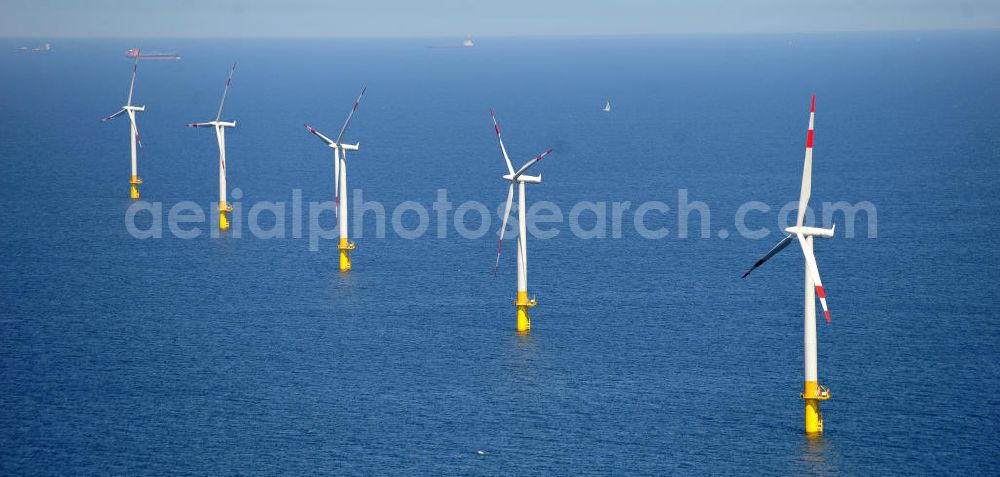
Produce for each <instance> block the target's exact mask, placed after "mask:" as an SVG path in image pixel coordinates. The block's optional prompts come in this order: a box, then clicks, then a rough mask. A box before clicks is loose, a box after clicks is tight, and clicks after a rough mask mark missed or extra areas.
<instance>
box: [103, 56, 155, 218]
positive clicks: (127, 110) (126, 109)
mask: <svg viewBox="0 0 1000 477" xmlns="http://www.w3.org/2000/svg"><path fill="white" fill-rule="evenodd" d="M138 66H139V57H138V56H137V57H136V59H135V62H134V63H132V81H131V82H130V83H129V85H128V100H127V101H125V106H122V109H120V110H119V111H118V112H116V113H115V114H112V115H110V116H107V117H104V118H103V119H101V121H100V122H102V123H103V122H107V121H110V120H112V119H114V118H117V117H118V116H121V115H122V114H128V120H129V137H130V138H131V143H132V179H131V180H129V193H130V196H131V197H132V199H138V198H139V184H142V179H140V178H139V175H138V168H137V166H136V149H135V146H136V144H138V145H139V147H142V141H141V140H140V139H139V130H138V129H137V128H136V126H135V113H136V112H137V111H145V110H146V107H145V106H133V105H132V93H133V91H135V73H136V70H137V69H138Z"/></svg>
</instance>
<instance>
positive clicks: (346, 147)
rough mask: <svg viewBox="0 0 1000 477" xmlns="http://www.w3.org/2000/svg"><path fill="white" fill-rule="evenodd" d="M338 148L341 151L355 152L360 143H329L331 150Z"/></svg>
mask: <svg viewBox="0 0 1000 477" xmlns="http://www.w3.org/2000/svg"><path fill="white" fill-rule="evenodd" d="M338 146H339V147H340V150H342V151H357V150H358V148H359V147H361V143H360V142H358V143H354V144H337V143H330V147H331V148H333V149H337V147H338Z"/></svg>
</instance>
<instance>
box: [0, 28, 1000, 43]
mask: <svg viewBox="0 0 1000 477" xmlns="http://www.w3.org/2000/svg"><path fill="white" fill-rule="evenodd" d="M877 33H900V34H902V33H1000V26H997V27H989V28H921V29H911V28H904V29H857V30H789V31H752V30H751V31H700V32H657V33H572V34H569V33H553V34H538V33H533V34H523V35H522V34H483V35H475V34H456V35H344V36H336V35H329V36H319V35H302V36H295V35H262V36H249V35H248V36H243V35H218V36H170V35H164V36H7V35H3V34H0V40H44V39H59V40H158V39H162V40H408V39H412V40H426V39H459V38H467V37H472V38H473V39H475V38H494V39H516V38H566V39H571V38H616V39H617V38H638V37H685V36H744V35H746V36H780V35H806V36H810V35H836V34H877Z"/></svg>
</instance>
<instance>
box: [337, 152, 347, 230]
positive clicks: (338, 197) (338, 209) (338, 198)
mask: <svg viewBox="0 0 1000 477" xmlns="http://www.w3.org/2000/svg"><path fill="white" fill-rule="evenodd" d="M340 154H341V151H340V149H337V150H335V151H334V158H333V176H334V178H333V181H334V182H333V204H334V205H335V206H336V207H335V208H334V210H335V212H334V215H335V216H337V217H338V218H339V217H340V161H342V160H343V159H342V158H341V157H340ZM347 217H348V218H350V216H347Z"/></svg>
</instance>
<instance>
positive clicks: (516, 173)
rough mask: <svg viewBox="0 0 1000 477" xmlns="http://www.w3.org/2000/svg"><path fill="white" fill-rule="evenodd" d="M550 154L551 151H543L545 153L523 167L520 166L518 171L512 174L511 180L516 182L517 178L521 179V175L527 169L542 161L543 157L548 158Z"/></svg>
mask: <svg viewBox="0 0 1000 477" xmlns="http://www.w3.org/2000/svg"><path fill="white" fill-rule="evenodd" d="M551 153H552V149H549V150H547V151H545V152H543V153H541V154H539V155H537V156H535V157H534V159H532V160H530V161H528V162H526V163H525V164H524V165H523V166H521V168H520V169H518V170H517V172H515V173H514V177H513V178H512V179H511V180H517V178H518V177H521V174H524V172H525V171H527V170H528V168H529V167H531V166H533V165H535V163H536V162H538V161H540V160H542V158H543V157H545V156H548V155H549V154H551Z"/></svg>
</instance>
